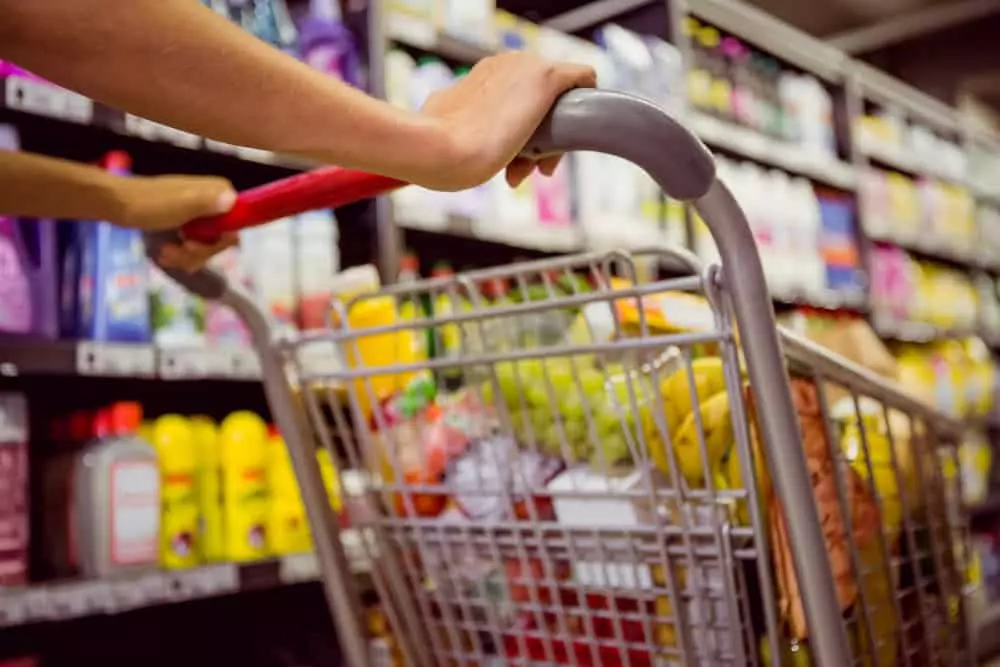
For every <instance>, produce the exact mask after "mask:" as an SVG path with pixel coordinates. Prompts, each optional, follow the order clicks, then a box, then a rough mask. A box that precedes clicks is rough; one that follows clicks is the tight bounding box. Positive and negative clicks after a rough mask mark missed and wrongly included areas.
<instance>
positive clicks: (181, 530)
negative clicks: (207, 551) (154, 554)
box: [150, 415, 201, 570]
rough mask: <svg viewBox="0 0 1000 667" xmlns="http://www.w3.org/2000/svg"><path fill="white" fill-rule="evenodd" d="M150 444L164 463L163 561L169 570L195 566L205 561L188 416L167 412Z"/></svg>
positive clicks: (194, 450)
mask: <svg viewBox="0 0 1000 667" xmlns="http://www.w3.org/2000/svg"><path fill="white" fill-rule="evenodd" d="M150 443H151V444H152V445H153V447H154V448H156V454H157V457H158V459H159V462H160V479H161V486H160V495H161V511H162V515H161V518H160V563H161V564H162V565H163V567H165V568H167V569H168V570H176V569H181V568H186V567H194V566H195V565H198V564H199V563H200V562H201V548H200V544H199V539H198V538H199V533H200V525H199V523H200V522H199V518H200V516H199V515H200V513H201V512H200V510H201V502H200V501H201V498H200V497H199V495H198V448H197V443H196V442H195V438H194V432H193V430H192V429H191V425H190V423H189V422H188V420H187V419H185V418H184V417H182V416H180V415H164V416H162V417H160V418H159V419H157V420H156V422H155V423H154V424H153V426H152V428H151V429H150Z"/></svg>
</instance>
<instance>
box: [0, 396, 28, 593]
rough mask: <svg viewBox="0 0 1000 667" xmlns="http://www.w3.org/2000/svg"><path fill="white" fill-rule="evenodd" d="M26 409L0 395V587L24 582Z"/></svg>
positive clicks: (17, 398) (18, 399) (20, 399)
mask: <svg viewBox="0 0 1000 667" xmlns="http://www.w3.org/2000/svg"><path fill="white" fill-rule="evenodd" d="M28 437H29V432H28V408H27V402H26V401H25V398H24V396H23V395H21V394H12V393H0V586H20V585H24V584H26V583H27V582H28V541H29V532H28Z"/></svg>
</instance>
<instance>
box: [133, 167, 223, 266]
mask: <svg viewBox="0 0 1000 667" xmlns="http://www.w3.org/2000/svg"><path fill="white" fill-rule="evenodd" d="M120 196H121V203H122V220H121V224H122V225H123V226H125V227H131V228H134V229H141V230H143V231H161V230H167V229H177V228H178V227H180V226H181V225H183V224H184V223H186V222H189V221H191V220H194V219H195V218H201V217H205V216H210V215H219V214H221V213H226V212H227V211H229V210H230V209H231V208H232V207H233V204H235V203H236V191H235V190H234V189H233V186H232V184H230V182H229V181H227V180H226V179H224V178H217V177H212V176H152V177H144V176H135V177H131V178H126V179H123V183H122V188H121V193H120ZM236 240H237V236H236V234H226V235H224V236H223V237H222V238H220V239H219V241H218V242H217V243H214V244H212V245H204V244H201V243H196V242H194V241H186V240H185V241H182V242H180V243H171V244H167V245H165V246H163V249H162V250H161V251H160V254H159V256H158V257H157V258H156V261H157V263H158V264H160V265H161V266H164V267H167V268H171V269H181V270H184V271H194V270H196V269H199V268H201V267H202V266H204V264H205V262H207V261H208V260H209V259H211V258H212V256H214V255H215V254H216V253H218V252H221V251H222V250H225V249H226V248H229V247H231V246H233V245H235V244H236Z"/></svg>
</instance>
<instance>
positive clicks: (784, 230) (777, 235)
mask: <svg viewBox="0 0 1000 667" xmlns="http://www.w3.org/2000/svg"><path fill="white" fill-rule="evenodd" d="M761 193H762V194H763V193H768V194H766V195H764V196H761V197H760V205H761V206H762V207H764V211H763V212H762V216H761V217H762V219H766V220H767V221H768V222H769V224H770V228H771V246H770V248H769V256H770V259H769V264H770V265H771V267H770V270H771V275H772V277H773V279H774V283H773V289H774V291H775V293H776V294H780V295H786V294H790V293H792V292H793V291H794V290H795V289H796V288H797V287H798V286H797V284H796V281H797V277H798V275H797V272H798V261H799V258H798V257H797V256H796V255H795V246H794V237H795V227H796V219H797V216H798V212H797V211H796V210H795V198H794V197H793V196H792V184H791V179H790V178H789V177H788V174H786V173H785V172H783V171H778V170H776V169H772V170H770V171H768V172H767V173H766V174H765V175H764V187H763V188H762V190H761Z"/></svg>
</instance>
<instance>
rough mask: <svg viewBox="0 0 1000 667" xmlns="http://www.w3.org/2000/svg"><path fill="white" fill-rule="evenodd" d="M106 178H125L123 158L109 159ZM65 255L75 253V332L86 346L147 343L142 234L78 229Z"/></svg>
mask: <svg viewBox="0 0 1000 667" xmlns="http://www.w3.org/2000/svg"><path fill="white" fill-rule="evenodd" d="M103 165H104V167H105V168H106V169H107V170H108V171H109V172H111V173H113V174H116V175H120V176H125V175H128V173H129V169H130V165H131V158H129V156H128V154H127V153H124V152H122V151H114V152H111V153H108V154H107V155H106V156H105V158H104V161H103ZM72 245H73V248H72V249H70V250H69V252H75V253H77V255H78V257H77V259H76V260H75V262H70V264H75V265H76V267H75V268H76V271H75V272H74V273H73V274H71V277H72V278H75V279H76V280H77V282H76V285H74V286H73V287H74V288H75V290H76V291H77V294H76V307H75V316H76V322H75V332H73V333H74V334H75V335H76V336H77V337H79V338H83V339H88V340H104V341H120V342H147V341H149V339H150V335H151V331H150V317H149V289H148V278H149V275H148V270H149V262H148V261H147V260H146V249H145V245H144V244H143V239H142V231H141V230H138V229H125V228H123V227H120V226H118V225H113V224H111V223H110V222H102V221H95V222H93V223H87V224H82V225H78V227H77V236H76V239H75V243H74V244H72Z"/></svg>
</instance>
